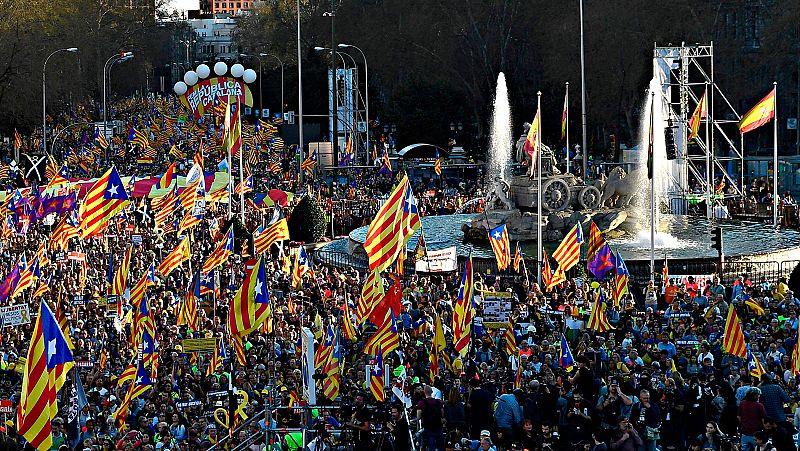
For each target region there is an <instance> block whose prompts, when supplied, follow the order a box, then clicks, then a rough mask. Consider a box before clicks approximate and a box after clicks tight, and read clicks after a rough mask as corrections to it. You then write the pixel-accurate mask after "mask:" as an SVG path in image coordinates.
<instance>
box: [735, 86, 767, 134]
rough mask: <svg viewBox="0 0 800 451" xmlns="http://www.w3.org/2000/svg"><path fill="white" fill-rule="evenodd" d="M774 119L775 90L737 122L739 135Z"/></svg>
mask: <svg viewBox="0 0 800 451" xmlns="http://www.w3.org/2000/svg"><path fill="white" fill-rule="evenodd" d="M774 117H775V88H772V91H770V92H769V94H767V96H766V97H764V98H763V99H761V101H760V102H758V103H757V104H756V105H755V106H754V107H753V108H751V109H750V111H748V112H747V113H745V115H744V116H742V119H741V120H740V121H739V133H741V134H745V133H747V132H749V131H752V130H755V129H757V128H758V127H761V126H762V125H764V124H766V123H767V122H769V121H770V120H771V119H772V118H774Z"/></svg>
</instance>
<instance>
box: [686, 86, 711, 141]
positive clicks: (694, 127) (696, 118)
mask: <svg viewBox="0 0 800 451" xmlns="http://www.w3.org/2000/svg"><path fill="white" fill-rule="evenodd" d="M706 94H708V90H706V91H705V92H703V97H700V101H698V102H697V107H696V108H695V109H694V113H692V117H690V118H689V138H688V139H687V141H691V140H693V139H695V138H697V134H698V133H699V132H700V121H701V120H702V119H705V118H706V117H708V106H707V105H706Z"/></svg>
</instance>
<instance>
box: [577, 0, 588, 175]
mask: <svg viewBox="0 0 800 451" xmlns="http://www.w3.org/2000/svg"><path fill="white" fill-rule="evenodd" d="M578 1H579V2H580V6H579V8H580V10H579V12H580V20H581V128H582V129H583V140H582V144H583V148H582V149H581V150H582V151H583V155H582V156H583V162H582V163H583V174H581V175H582V176H583V180H585V181H588V180H589V175H588V174H587V173H586V171H587V170H588V168H589V161H588V158H589V157H588V155H589V152H588V151H587V149H586V69H585V66H584V56H583V52H584V51H583V0H578Z"/></svg>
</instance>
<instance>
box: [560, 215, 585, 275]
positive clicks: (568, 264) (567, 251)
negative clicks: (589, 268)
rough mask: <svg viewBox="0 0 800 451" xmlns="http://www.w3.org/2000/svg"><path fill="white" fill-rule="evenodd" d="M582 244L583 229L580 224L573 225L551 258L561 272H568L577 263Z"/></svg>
mask: <svg viewBox="0 0 800 451" xmlns="http://www.w3.org/2000/svg"><path fill="white" fill-rule="evenodd" d="M582 242H583V229H581V223H580V222H579V223H577V224H575V225H574V226H573V227H572V229H570V231H569V232H568V233H567V236H565V237H564V239H563V240H562V241H561V244H559V245H558V247H557V248H556V250H555V251H553V258H554V259H556V261H557V262H558V267H559V269H561V270H562V271H568V270H569V269H570V268H572V267H573V266H575V265H576V264H577V263H578V259H579V258H580V256H581V243H582Z"/></svg>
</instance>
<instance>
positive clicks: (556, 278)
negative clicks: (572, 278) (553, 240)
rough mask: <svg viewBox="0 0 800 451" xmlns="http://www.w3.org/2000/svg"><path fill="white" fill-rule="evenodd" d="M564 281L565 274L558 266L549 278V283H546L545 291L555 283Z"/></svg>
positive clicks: (565, 278)
mask: <svg viewBox="0 0 800 451" xmlns="http://www.w3.org/2000/svg"><path fill="white" fill-rule="evenodd" d="M566 281H567V275H566V274H564V270H563V269H561V267H560V266H559V267H558V268H556V271H555V272H554V273H553V277H551V278H550V283H548V284H547V288H546V291H550V290H551V289H553V287H555V286H556V285H558V284H560V283H562V282H566Z"/></svg>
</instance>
